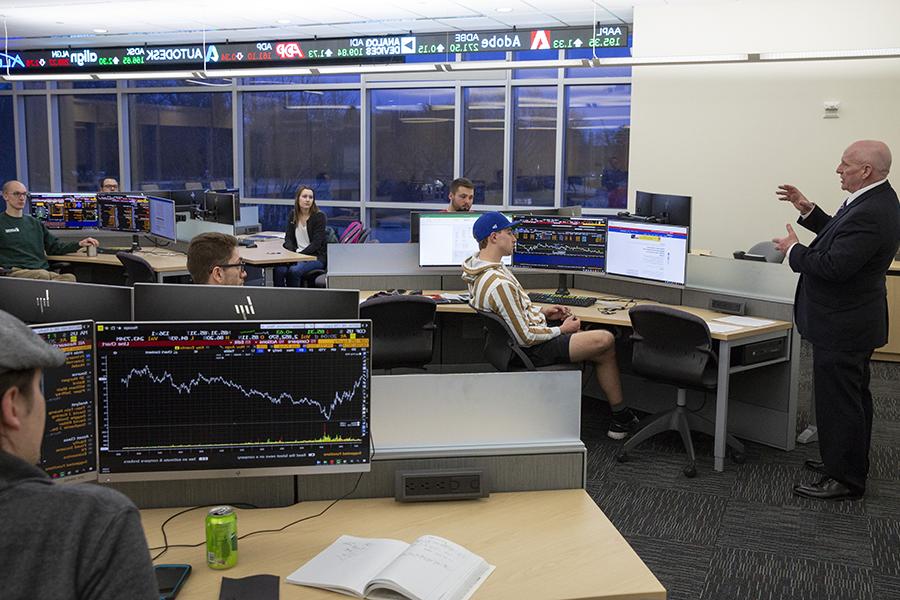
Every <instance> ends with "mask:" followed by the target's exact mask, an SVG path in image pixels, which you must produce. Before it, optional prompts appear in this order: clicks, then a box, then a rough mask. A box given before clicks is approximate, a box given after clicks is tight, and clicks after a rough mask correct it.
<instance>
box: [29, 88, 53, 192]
mask: <svg viewBox="0 0 900 600" xmlns="http://www.w3.org/2000/svg"><path fill="white" fill-rule="evenodd" d="M25 134H26V136H27V137H26V144H27V145H28V152H27V157H28V189H29V190H31V191H33V192H49V191H50V139H49V137H48V132H47V97H46V96H26V97H25Z"/></svg>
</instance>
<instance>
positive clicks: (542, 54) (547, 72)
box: [513, 49, 559, 79]
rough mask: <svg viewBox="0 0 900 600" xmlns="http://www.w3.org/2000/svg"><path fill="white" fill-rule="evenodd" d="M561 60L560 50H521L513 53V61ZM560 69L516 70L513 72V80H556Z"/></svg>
mask: <svg viewBox="0 0 900 600" xmlns="http://www.w3.org/2000/svg"><path fill="white" fill-rule="evenodd" d="M558 58H559V50H552V49H550V50H520V51H519V52H513V60H515V61H526V60H556V59H558ZM558 75H559V69H556V68H550V69H516V70H515V71H513V79H556V78H557V76H558Z"/></svg>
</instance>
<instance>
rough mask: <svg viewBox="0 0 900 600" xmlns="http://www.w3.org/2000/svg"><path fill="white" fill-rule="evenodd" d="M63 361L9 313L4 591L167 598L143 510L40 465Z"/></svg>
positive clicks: (4, 390)
mask: <svg viewBox="0 0 900 600" xmlns="http://www.w3.org/2000/svg"><path fill="white" fill-rule="evenodd" d="M63 360H64V357H63V354H62V353H61V352H60V351H59V350H57V349H56V348H53V347H52V346H49V345H48V344H46V343H45V342H44V341H43V340H42V339H41V338H40V337H38V336H37V335H36V334H35V333H34V332H33V331H31V330H30V329H28V327H26V326H25V325H24V324H23V323H22V322H21V321H19V320H18V319H16V318H15V317H13V316H12V315H10V314H8V313H6V312H3V311H0V524H2V530H3V532H2V534H0V565H2V568H0V590H3V592H2V596H3V598H4V599H5V600H17V599H19V598H21V599H26V598H79V599H81V598H91V599H109V600H113V599H120V598H140V599H144V598H146V599H147V600H150V599H154V600H155V599H156V598H158V597H159V592H158V589H157V585H156V580H155V577H154V575H153V568H152V565H151V564H150V554H149V551H148V550H147V541H146V539H145V538H144V531H143V529H142V528H141V521H140V517H139V515H138V511H137V509H136V508H135V506H134V504H132V503H131V501H130V500H128V499H127V498H126V497H125V496H123V495H121V494H120V493H118V492H116V491H114V490H110V489H107V488H103V487H100V486H97V485H89V484H77V485H58V484H55V483H53V481H52V480H51V479H50V478H49V477H47V475H46V474H45V473H44V472H43V471H41V470H40V469H39V468H38V467H36V466H34V465H35V464H36V463H37V462H38V460H39V459H40V453H41V440H42V439H43V435H44V422H45V419H46V405H45V402H44V394H43V391H42V390H41V374H42V369H46V368H51V367H58V366H60V365H62V363H63Z"/></svg>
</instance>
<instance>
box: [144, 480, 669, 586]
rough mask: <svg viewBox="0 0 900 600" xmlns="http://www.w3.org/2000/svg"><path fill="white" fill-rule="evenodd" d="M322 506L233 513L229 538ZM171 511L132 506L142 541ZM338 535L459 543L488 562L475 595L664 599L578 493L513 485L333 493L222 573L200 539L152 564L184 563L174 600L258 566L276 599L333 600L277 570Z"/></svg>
mask: <svg viewBox="0 0 900 600" xmlns="http://www.w3.org/2000/svg"><path fill="white" fill-rule="evenodd" d="M363 477H366V475H363ZM327 504H328V503H327V502H304V503H301V504H296V505H294V506H291V507H288V508H270V509H256V510H238V511H237V512H238V535H243V534H245V533H249V532H251V531H256V530H259V529H269V528H278V527H281V526H282V525H285V524H287V523H290V522H291V521H294V520H296V519H299V518H301V517H304V516H307V515H314V514H316V513H318V512H319V511H321V510H322V509H323V508H324V507H325V506H327ZM175 512H177V511H176V510H175V509H152V510H142V511H141V518H142V520H143V524H144V530H145V531H146V533H147V541H148V543H149V545H150V546H151V547H155V546H159V545H160V544H161V543H162V534H161V533H160V525H161V524H162V522H163V521H164V520H165V519H166V518H167V517H169V516H171V515H172V514H174V513H175ZM204 516H205V511H204V510H202V509H201V510H196V511H194V512H191V513H187V514H185V515H182V516H179V517H178V518H176V519H175V520H173V521H172V522H171V523H169V525H168V526H167V527H166V532H167V534H168V536H169V543H170V544H179V543H197V542H200V541H202V540H203V539H204V529H203V519H204ZM341 534H348V535H356V536H361V537H387V538H395V539H402V540H404V541H406V542H412V541H413V540H415V539H416V538H417V537H419V536H421V535H425V534H434V535H439V536H442V537H445V538H447V539H449V540H452V541H454V542H456V543H458V544H461V545H463V546H465V547H466V548H468V549H469V550H471V551H473V552H475V553H476V554H479V555H481V556H483V557H484V558H485V560H487V561H488V562H489V563H491V564H493V565H496V566H497V569H496V570H495V571H494V573H493V574H492V575H491V576H490V577H488V579H487V581H485V583H484V585H482V586H481V588H479V589H478V591H477V592H476V593H475V596H474V599H475V600H506V599H509V600H513V599H515V600H518V599H522V598H540V599H558V600H568V599H571V600H575V599H579V600H586V599H598V600H599V599H604V600H626V599H628V600H635V599H637V598H641V599H648V600H649V599H664V598H665V597H666V591H665V589H664V588H663V586H662V584H660V582H659V581H658V580H657V579H656V577H654V575H653V573H651V572H650V570H649V569H648V568H647V567H646V565H644V563H643V562H641V559H640V558H639V557H638V556H637V554H635V552H634V550H632V549H631V547H630V546H629V545H628V543H627V542H626V541H625V539H624V538H622V536H621V535H620V534H619V532H618V531H616V529H615V527H613V525H612V523H610V522H609V519H607V518H606V516H605V515H604V514H603V512H601V511H600V509H599V508H597V505H596V504H595V503H594V501H593V500H591V498H590V497H589V496H588V495H587V493H585V492H584V490H558V491H546V492H515V493H506V494H494V495H492V496H491V497H490V498H487V499H484V500H472V501H457V502H421V503H414V504H400V503H397V502H395V501H394V500H393V499H392V498H378V499H370V500H342V501H340V502H338V503H337V504H336V505H335V506H334V507H332V508H331V509H330V510H329V511H328V512H327V513H325V514H324V515H322V516H321V517H317V518H315V519H311V520H309V521H305V522H303V523H298V524H296V525H293V526H292V527H290V528H288V529H286V530H285V531H283V532H279V533H274V534H261V535H258V536H252V537H250V538H247V539H244V540H241V541H240V542H239V543H238V564H237V566H236V567H234V568H232V569H229V570H227V571H214V570H212V569H209V568H208V567H207V566H206V562H205V556H204V552H205V548H204V547H202V546H201V547H199V548H175V549H172V550H169V551H168V552H166V553H165V554H164V555H162V557H160V560H159V562H161V563H189V564H191V565H192V566H193V572H192V574H191V576H190V578H189V579H188V581H187V584H186V585H185V587H184V589H183V590H182V593H181V594H180V595H179V598H183V599H184V600H190V599H191V598H216V597H218V590H219V585H220V582H221V578H222V576H225V577H246V576H248V575H254V574H259V573H271V574H274V575H278V576H279V577H280V578H281V598H283V599H285V600H287V599H290V598H302V599H309V600H337V599H339V598H342V597H346V596H342V595H339V594H336V593H334V592H328V591H324V590H318V589H315V588H306V587H301V586H297V585H292V584H288V583H285V577H287V576H288V575H290V574H291V573H292V572H293V571H294V570H295V569H297V568H298V567H299V566H300V565H302V564H303V563H305V562H306V561H308V560H309V559H311V558H312V557H313V556H315V555H316V554H318V553H319V552H320V551H321V550H323V549H324V548H325V547H326V546H328V545H329V544H330V543H331V542H333V541H334V540H335V539H337V538H338V536H340V535H341ZM154 554H155V552H154Z"/></svg>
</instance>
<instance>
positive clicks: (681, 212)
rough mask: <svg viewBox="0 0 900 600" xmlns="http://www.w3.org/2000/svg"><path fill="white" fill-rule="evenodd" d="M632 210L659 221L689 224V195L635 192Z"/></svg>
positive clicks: (687, 225)
mask: <svg viewBox="0 0 900 600" xmlns="http://www.w3.org/2000/svg"><path fill="white" fill-rule="evenodd" d="M634 212H635V214H636V215H638V216H640V217H655V218H656V220H657V222H659V223H668V224H669V225H683V226H684V227H690V226H691V197H690V196H676V195H674V194H654V193H651V192H640V191H639V192H636V193H635V208H634Z"/></svg>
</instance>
